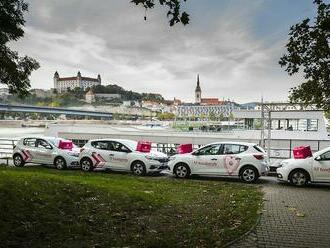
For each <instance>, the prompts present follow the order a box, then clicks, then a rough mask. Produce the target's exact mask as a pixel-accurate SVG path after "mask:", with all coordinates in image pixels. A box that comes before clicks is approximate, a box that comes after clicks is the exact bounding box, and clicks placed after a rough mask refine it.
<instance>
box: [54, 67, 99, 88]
mask: <svg viewBox="0 0 330 248" xmlns="http://www.w3.org/2000/svg"><path fill="white" fill-rule="evenodd" d="M97 85H101V76H100V74H98V75H97V77H96V78H91V77H83V76H81V73H80V71H78V73H77V76H76V77H60V75H59V73H58V72H57V71H56V72H55V74H54V88H55V89H56V90H57V91H58V92H59V93H61V92H63V91H67V90H68V89H71V90H73V89H74V88H77V87H78V88H81V89H84V90H86V89H87V88H91V87H93V86H97Z"/></svg>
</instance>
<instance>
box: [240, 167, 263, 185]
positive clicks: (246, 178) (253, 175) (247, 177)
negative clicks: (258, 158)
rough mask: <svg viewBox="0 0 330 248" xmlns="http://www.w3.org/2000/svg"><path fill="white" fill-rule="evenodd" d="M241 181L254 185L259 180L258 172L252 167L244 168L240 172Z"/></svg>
mask: <svg viewBox="0 0 330 248" xmlns="http://www.w3.org/2000/svg"><path fill="white" fill-rule="evenodd" d="M240 177H241V180H242V181H243V182H245V183H254V182H255V181H257V180H258V178H259V173H258V170H257V169H256V168H255V167H253V166H246V167H244V168H243V169H242V171H241V172H240Z"/></svg>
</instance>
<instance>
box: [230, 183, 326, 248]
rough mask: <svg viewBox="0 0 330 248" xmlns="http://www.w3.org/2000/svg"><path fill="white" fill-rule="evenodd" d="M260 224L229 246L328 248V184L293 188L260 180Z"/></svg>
mask: <svg viewBox="0 0 330 248" xmlns="http://www.w3.org/2000/svg"><path fill="white" fill-rule="evenodd" d="M261 185H263V189H264V191H265V204H264V210H263V214H262V216H261V219H260V223H259V224H258V225H257V227H256V229H255V230H254V231H253V232H251V233H250V234H249V235H248V236H246V237H245V238H243V239H242V240H240V241H239V242H237V243H236V244H233V245H232V246H231V247H317V248H320V247H330V185H329V184H327V185H310V186H308V187H306V188H296V187H292V186H290V185H287V184H284V183H277V182H276V179H275V178H262V181H261Z"/></svg>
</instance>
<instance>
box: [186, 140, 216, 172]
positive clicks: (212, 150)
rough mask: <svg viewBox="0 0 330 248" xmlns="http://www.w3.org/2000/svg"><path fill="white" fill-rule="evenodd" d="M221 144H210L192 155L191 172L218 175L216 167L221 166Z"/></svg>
mask: <svg viewBox="0 0 330 248" xmlns="http://www.w3.org/2000/svg"><path fill="white" fill-rule="evenodd" d="M221 146H222V145H221V144H212V145H208V146H205V147H203V148H201V149H199V150H197V151H195V152H194V153H192V155H193V161H192V163H193V165H192V167H193V170H194V173H196V174H215V173H218V171H219V169H218V167H220V166H221V161H220V150H221Z"/></svg>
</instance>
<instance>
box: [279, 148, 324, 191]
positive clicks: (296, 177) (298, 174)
mask: <svg viewBox="0 0 330 248" xmlns="http://www.w3.org/2000/svg"><path fill="white" fill-rule="evenodd" d="M276 172H277V178H278V180H280V181H286V182H290V183H291V184H293V185H296V186H304V185H306V184H308V183H309V182H315V183H323V182H324V183H330V147H329V148H326V149H324V150H321V151H318V152H316V153H314V154H313V156H312V157H308V158H305V159H286V160H283V161H282V162H281V163H280V164H279V167H278V168H277V170H276Z"/></svg>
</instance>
